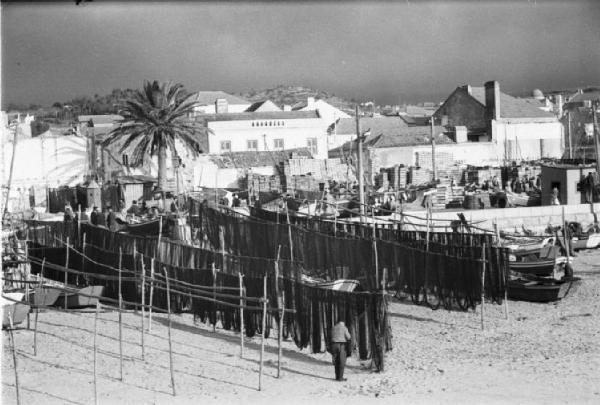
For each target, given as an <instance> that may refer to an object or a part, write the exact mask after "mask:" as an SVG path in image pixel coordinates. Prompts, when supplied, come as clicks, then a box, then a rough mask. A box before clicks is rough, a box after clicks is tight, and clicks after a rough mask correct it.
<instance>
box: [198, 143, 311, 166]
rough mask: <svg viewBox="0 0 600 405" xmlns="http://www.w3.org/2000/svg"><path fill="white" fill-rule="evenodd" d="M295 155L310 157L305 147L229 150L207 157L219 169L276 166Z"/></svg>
mask: <svg viewBox="0 0 600 405" xmlns="http://www.w3.org/2000/svg"><path fill="white" fill-rule="evenodd" d="M292 154H294V156H295V157H305V158H312V155H311V153H310V151H309V150H308V149H307V148H298V149H288V150H277V151H258V152H229V153H223V154H220V155H210V156H209V159H210V160H211V161H212V162H213V163H214V164H216V165H217V166H218V167H219V168H220V169H229V168H250V167H263V166H278V165H279V164H280V163H281V162H285V161H287V160H289V159H290V158H291V156H292Z"/></svg>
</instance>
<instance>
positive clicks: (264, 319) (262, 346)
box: [258, 272, 268, 391]
mask: <svg viewBox="0 0 600 405" xmlns="http://www.w3.org/2000/svg"><path fill="white" fill-rule="evenodd" d="M263 280H264V281H263V317H262V338H261V340H260V366H259V369H258V390H259V391H261V390H262V374H263V358H264V355H265V335H266V329H267V301H268V300H267V274H266V272H265V276H264V279H263Z"/></svg>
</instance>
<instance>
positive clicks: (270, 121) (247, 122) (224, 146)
mask: <svg viewBox="0 0 600 405" xmlns="http://www.w3.org/2000/svg"><path fill="white" fill-rule="evenodd" d="M196 119H197V120H202V121H203V122H204V125H206V126H207V127H208V128H209V129H210V130H211V133H209V134H208V135H206V136H207V137H208V142H207V144H208V153H209V154H222V153H228V152H245V151H275V150H287V149H297V148H308V149H309V150H310V151H311V153H312V155H313V157H315V158H319V159H326V158H327V127H328V125H329V124H328V122H327V121H325V120H323V119H322V118H321V117H320V115H319V113H318V112H317V111H270V112H243V113H229V114H212V115H202V116H198V117H197V118H196Z"/></svg>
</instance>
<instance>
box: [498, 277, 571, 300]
mask: <svg viewBox="0 0 600 405" xmlns="http://www.w3.org/2000/svg"><path fill="white" fill-rule="evenodd" d="M579 281H580V279H579V278H577V277H573V278H572V279H570V280H561V281H558V280H552V279H543V280H542V279H538V280H530V279H526V278H513V279H511V280H509V282H508V298H510V299H512V300H517V301H530V302H552V301H557V300H560V299H562V298H564V297H565V296H566V295H567V294H568V293H569V292H570V291H572V290H573V286H574V285H576V284H578V282H579Z"/></svg>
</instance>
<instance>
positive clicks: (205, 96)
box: [196, 90, 251, 105]
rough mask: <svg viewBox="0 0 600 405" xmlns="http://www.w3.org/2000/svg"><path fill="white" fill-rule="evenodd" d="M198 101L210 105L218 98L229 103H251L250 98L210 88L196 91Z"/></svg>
mask: <svg viewBox="0 0 600 405" xmlns="http://www.w3.org/2000/svg"><path fill="white" fill-rule="evenodd" d="M196 94H197V96H196V101H197V102H198V104H200V105H209V104H214V102H215V101H217V99H225V100H227V103H228V104H234V105H235V104H248V105H250V104H251V103H250V102H249V101H248V100H245V99H243V98H241V97H238V96H234V95H232V94H229V93H225V92H224V91H221V90H208V91H199V92H197V93H196Z"/></svg>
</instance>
